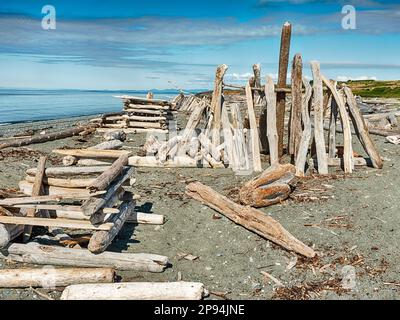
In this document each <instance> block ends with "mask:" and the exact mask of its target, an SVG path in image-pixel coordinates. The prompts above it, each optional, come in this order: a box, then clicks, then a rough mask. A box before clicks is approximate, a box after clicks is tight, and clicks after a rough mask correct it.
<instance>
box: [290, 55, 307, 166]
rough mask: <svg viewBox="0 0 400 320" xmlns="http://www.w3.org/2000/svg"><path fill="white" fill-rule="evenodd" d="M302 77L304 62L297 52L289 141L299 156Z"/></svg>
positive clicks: (293, 150)
mask: <svg viewBox="0 0 400 320" xmlns="http://www.w3.org/2000/svg"><path fill="white" fill-rule="evenodd" d="M302 79H303V62H302V59H301V55H300V54H296V55H295V56H294V59H293V65H292V106H291V110H290V122H289V123H290V125H289V143H288V151H289V154H290V155H292V156H293V159H296V158H297V154H298V151H299V146H300V140H301V134H302V127H301V110H302V88H303V85H302Z"/></svg>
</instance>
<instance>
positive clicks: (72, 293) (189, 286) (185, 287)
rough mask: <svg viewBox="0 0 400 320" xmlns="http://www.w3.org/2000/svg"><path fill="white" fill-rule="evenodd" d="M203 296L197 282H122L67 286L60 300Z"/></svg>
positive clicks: (196, 297) (201, 288) (159, 298)
mask: <svg viewBox="0 0 400 320" xmlns="http://www.w3.org/2000/svg"><path fill="white" fill-rule="evenodd" d="M203 295H204V285H203V284H202V283H199V282H183V281H179V282H123V283H114V284H87V285H83V284H82V285H72V286H68V287H66V288H65V290H64V292H63V293H62V295H61V300H200V299H202V297H203Z"/></svg>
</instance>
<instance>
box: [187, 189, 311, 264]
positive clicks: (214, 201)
mask: <svg viewBox="0 0 400 320" xmlns="http://www.w3.org/2000/svg"><path fill="white" fill-rule="evenodd" d="M186 194H187V195H188V196H190V197H192V198H193V199H195V200H198V201H200V202H202V203H204V204H206V205H207V206H209V207H211V208H212V209H214V210H216V211H218V212H219V213H221V214H223V215H224V216H226V217H227V218H229V219H230V220H232V221H233V222H235V223H237V224H239V225H241V226H243V227H245V228H246V229H248V230H251V231H253V232H255V233H257V234H258V235H260V236H262V237H264V238H266V239H268V240H270V241H272V242H274V243H276V244H278V245H280V246H282V247H283V248H285V249H287V250H290V251H294V252H297V253H299V254H301V255H304V256H306V257H309V258H312V257H314V256H315V252H314V250H313V249H311V248H310V247H308V246H306V245H305V244H304V243H302V242H301V241H299V240H297V239H296V238H295V237H294V236H292V235H291V234H290V233H289V232H288V231H286V230H285V229H284V228H283V227H282V225H281V224H280V223H279V222H277V221H276V220H274V219H272V218H271V217H269V216H267V215H266V214H264V213H263V212H261V211H259V210H256V209H254V208H250V207H244V206H241V205H239V204H237V203H234V202H233V201H231V200H229V199H228V198H226V197H224V196H222V195H220V194H218V193H217V192H215V191H214V190H213V189H211V188H210V187H207V186H205V185H203V184H201V183H199V182H196V183H190V184H189V185H187V187H186Z"/></svg>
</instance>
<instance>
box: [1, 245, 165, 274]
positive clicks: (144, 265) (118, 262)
mask: <svg viewBox="0 0 400 320" xmlns="http://www.w3.org/2000/svg"><path fill="white" fill-rule="evenodd" d="M0 258H2V259H10V260H12V261H16V262H21V263H32V264H44V265H61V266H72V267H110V268H114V269H117V270H136V271H148V272H162V271H164V269H165V268H166V267H167V266H168V264H169V262H168V258H167V257H165V256H160V255H156V254H147V253H116V252H103V253H100V254H93V253H91V252H90V251H89V250H85V249H70V248H64V247H55V246H44V245H39V244H38V243H34V242H31V243H29V244H19V243H12V244H10V245H9V246H8V247H7V248H6V249H5V250H3V251H1V252H0Z"/></svg>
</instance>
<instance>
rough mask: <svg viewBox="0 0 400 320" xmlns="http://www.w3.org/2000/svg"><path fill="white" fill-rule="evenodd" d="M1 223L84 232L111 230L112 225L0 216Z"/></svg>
mask: <svg viewBox="0 0 400 320" xmlns="http://www.w3.org/2000/svg"><path fill="white" fill-rule="evenodd" d="M0 223H4V224H15V225H17V224H19V225H25V226H43V227H60V228H69V229H82V230H104V231H108V230H111V229H112V227H113V224H112V223H103V224H100V225H96V226H94V225H92V224H91V223H90V222H89V221H79V220H68V219H58V218H57V219H49V218H35V217H9V216H0Z"/></svg>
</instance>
